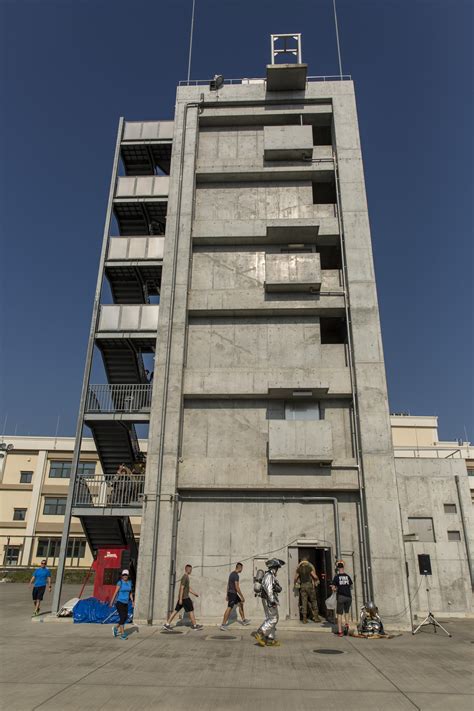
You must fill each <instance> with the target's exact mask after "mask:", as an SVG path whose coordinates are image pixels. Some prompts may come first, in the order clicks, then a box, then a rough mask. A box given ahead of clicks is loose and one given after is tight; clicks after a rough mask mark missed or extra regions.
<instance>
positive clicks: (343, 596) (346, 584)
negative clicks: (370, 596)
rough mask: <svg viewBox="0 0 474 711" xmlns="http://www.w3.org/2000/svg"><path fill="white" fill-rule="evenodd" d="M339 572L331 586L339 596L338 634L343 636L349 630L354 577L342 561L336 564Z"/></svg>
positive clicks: (337, 610)
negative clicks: (352, 577)
mask: <svg viewBox="0 0 474 711" xmlns="http://www.w3.org/2000/svg"><path fill="white" fill-rule="evenodd" d="M336 570H337V573H336V575H335V576H334V578H333V580H332V584H331V588H332V589H333V591H334V592H335V593H336V596H337V607H336V612H337V635H338V637H342V636H343V634H344V635H346V634H347V633H348V632H349V610H350V609H351V605H352V585H353V582H352V579H351V576H350V575H348V574H347V573H346V572H345V571H344V563H343V562H342V561H340V562H339V563H338V564H337V566H336ZM343 614H344V632H343V631H342V615H343Z"/></svg>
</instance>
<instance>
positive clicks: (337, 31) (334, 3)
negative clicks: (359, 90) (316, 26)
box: [332, 0, 342, 80]
mask: <svg viewBox="0 0 474 711" xmlns="http://www.w3.org/2000/svg"><path fill="white" fill-rule="evenodd" d="M332 6H333V9H334V26H335V28H336V44H337V57H338V60H339V76H340V77H341V80H342V61H341V45H340V43H339V27H338V22H337V11H336V0H332Z"/></svg>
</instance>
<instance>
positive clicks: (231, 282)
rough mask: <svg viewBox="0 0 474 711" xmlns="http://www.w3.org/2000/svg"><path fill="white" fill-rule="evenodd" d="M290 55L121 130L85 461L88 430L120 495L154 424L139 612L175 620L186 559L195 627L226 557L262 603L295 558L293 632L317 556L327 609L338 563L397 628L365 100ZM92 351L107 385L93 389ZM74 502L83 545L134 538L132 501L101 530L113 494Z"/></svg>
mask: <svg viewBox="0 0 474 711" xmlns="http://www.w3.org/2000/svg"><path fill="white" fill-rule="evenodd" d="M279 41H280V40H279V39H278V38H275V37H273V38H272V63H271V64H270V65H268V66H267V70H266V78H262V79H241V80H238V81H232V82H226V81H223V80H222V79H221V78H220V77H216V78H215V80H213V81H212V82H199V81H197V82H191V83H185V84H184V85H182V86H179V88H178V90H177V98H176V109H175V117H174V121H173V122H169V121H167V122H143V123H139V122H138V123H137V122H132V123H130V122H123V121H121V123H120V127H119V135H118V140H117V149H116V154H115V161H114V169H113V176H112V183H111V193H110V200H109V207H108V212H107V219H106V229H105V234H104V246H103V251H102V257H101V264H100V270H99V282H98V289H97V294H96V299H95V306H94V312H93V320H92V328H91V336H90V341H89V350H88V361H87V364H86V377H85V379H84V387H83V393H82V399H81V410H80V416H79V423H78V434H77V443H76V452H75V459H76V460H78V457H79V452H80V439H81V436H82V428H83V426H84V425H88V426H89V427H90V429H91V430H92V433H93V436H94V440H95V443H96V446H97V450H98V454H99V457H100V460H101V466H102V471H103V472H104V478H105V483H104V485H105V486H107V481H110V478H111V477H112V476H113V475H114V473H115V471H116V469H117V467H118V465H119V464H120V463H122V462H125V463H126V464H127V466H129V467H130V468H132V467H133V466H135V465H136V463H137V462H138V463H139V462H140V460H141V459H142V457H141V455H140V452H139V451H138V450H137V438H136V429H135V425H136V424H137V423H142V424H146V425H149V432H148V452H147V458H146V475H145V480H144V485H143V487H142V489H140V496H139V497H137V496H134V497H132V498H133V499H134V502H135V504H137V505H138V503H139V504H140V508H141V507H142V504H143V518H142V527H141V537H140V550H139V555H138V564H137V565H138V568H137V617H138V618H140V619H142V620H147V621H148V622H154V623H156V622H158V621H161V620H163V618H164V617H165V616H166V613H167V611H168V610H169V609H170V608H171V607H172V606H173V604H174V599H175V596H176V592H177V589H176V582H177V580H179V575H180V571H181V570H182V568H183V566H184V564H185V563H191V564H192V565H193V566H194V572H193V588H195V589H196V590H198V591H200V592H201V597H200V598H199V600H198V602H197V611H198V615H199V616H201V617H202V618H216V619H217V618H218V617H220V616H221V614H222V606H223V602H222V601H223V594H224V592H225V585H226V581H227V575H228V572H229V571H230V569H231V567H232V566H233V564H234V563H235V562H236V561H237V560H241V561H243V562H244V572H243V576H242V587H243V588H244V589H247V590H249V586H250V582H251V578H252V575H253V572H254V570H255V569H256V568H259V567H262V563H263V561H264V560H265V559H266V558H267V557H268V556H269V555H270V554H274V555H277V556H278V557H280V558H282V559H283V560H285V562H286V564H287V565H286V567H285V568H284V570H283V573H282V575H283V580H284V585H283V589H284V592H283V595H282V600H281V612H280V614H281V615H282V616H283V617H285V616H288V617H297V616H298V614H299V613H298V599H297V596H296V594H295V591H294V590H293V589H292V580H293V575H294V571H295V568H296V566H297V564H298V560H299V557H301V555H302V554H303V553H306V554H309V555H310V558H311V559H312V560H313V562H314V563H315V564H316V567H317V569H318V572H319V573H320V575H321V577H322V579H323V586H322V587H321V590H322V593H321V595H324V593H325V591H326V590H327V587H326V584H327V581H328V580H329V579H330V577H331V575H332V573H333V568H334V562H335V560H336V559H338V558H341V557H342V558H343V559H344V560H345V561H346V565H347V567H348V569H349V570H350V571H351V572H352V573H353V576H354V580H355V597H356V601H357V602H358V603H361V602H362V600H364V599H367V598H369V597H373V596H375V598H376V600H377V601H379V604H381V605H382V606H383V611H384V616H385V618H386V619H387V622H389V623H391V624H392V625H395V624H396V625H398V626H404V625H406V624H407V621H408V617H407V614H408V613H407V610H408V596H407V587H406V572H405V564H404V554H403V538H402V528H401V518H400V513H399V507H398V497H397V488H396V487H397V484H396V477H395V467H394V457H393V450H392V441H391V433H390V421H389V412H388V403H387V387H386V379H385V366H384V356H383V349H382V339H381V332H380V322H379V311H378V305H377V294H376V284H375V275H374V268H373V260H372V247H371V237H370V227H369V217H368V210H367V201H366V194H365V185H364V174H363V166H362V156H361V147H360V138H359V130H358V123H357V111H356V103H355V94H354V85H353V83H352V81H351V80H350V77H336V78H327V77H311V76H307V67H306V65H305V64H304V63H303V62H302V61H301V56H300V47H299V42H300V37H299V36H297V35H295V36H291V37H286V38H284V40H283V41H284V42H286V43H287V47H288V46H289V45H290V44H291V42H293V41H294V42H295V43H296V47H295V57H296V62H295V63H290V64H281V63H276V60H275V57H276V59H280V58H281V57H282V55H280V54H278V53H275V52H274V51H273V50H275V49H276V48H278V46H279V45H278V42H279ZM298 53H299V54H298ZM120 160H121V162H122V165H123V172H124V173H125V175H122V176H121V177H119V163H120ZM113 216H114V217H115V225H114V222H113V219H112V217H113ZM114 229H116V230H117V234H116V235H114V236H111V235H112V234H113V232H112V231H113V230H114ZM104 277H106V278H107V280H108V282H109V284H110V287H111V289H110V290H111V296H112V299H111V301H112V303H109V304H107V303H104V301H103V299H102V301H101V289H102V282H103V279H104ZM158 301H159V304H158V303H156V302H158ZM94 351H96V352H97V353H98V352H100V354H101V357H102V361H103V364H104V367H105V373H106V376H107V380H108V383H107V384H105V385H103V386H95V385H91V384H90V383H89V375H90V369H91V363H92V357H93V353H94ZM150 354H151V356H153V355H154V365H153V366H151V365H149V366H148V370H152V369H153V370H154V377H153V381H152V385H151V384H150V382H149V379H150V378H149V376H148V377H147V376H146V374H145V368H146V366H147V363H149V362H150V361H149V360H147V359H149V358H150V357H151V356H150ZM141 434H142V433H141ZM73 469H74V465H73ZM135 471H137V470H135ZM139 475H140V470H138V473H137V476H139ZM107 477H109V479H108V480H107ZM133 486H135V484H133ZM80 487H81V482H80V481H79V479H77V477H76V480H75V484H74V487H71V491H70V495H69V498H68V507H67V513H68V514H69V515H73V516H78V517H79V518H80V520H81V521H82V523H83V526H84V530H85V532H86V535H87V537H88V540H89V542H90V543H91V546H92V547H93V548H94V546H98V545H100V542H101V541H102V542H103V541H104V540H105V539H106V538H107V536H108V537H109V538H110V537H113V536H116V537H117V538H118V539H120V540H122V541H124V542H125V541H129V542H130V540H131V539H132V538H133V531H132V530H130V527H129V523H128V522H129V517H130V516H131V515H133V514H134V513H136V512H135V511H134V509H133V507H130V506H128V503H127V500H126V499H125V498H124V497H122V500H121V501H120V500H118V499H116V500H115V503H114V502H113V501H109V502H108V503H107V505H105V504H104V506H103V507H102V511H101V515H100V516H98V515H97V512H96V511H95V512H94V510H93V508H94V506H93V501H95V502H97V500H98V498H97V497H100V495H101V494H100V493H97V492H96V491H94V492H90V490H89V489H87V491H85V490H84V488H83V489H81V488H80ZM134 491H135V492H136V491H137V489H136V488H135V489H134ZM78 492H79V494H80V495H78ZM81 492H82V493H81ZM102 495H103V496H106V495H105V494H102ZM78 497H79V498H78ZM81 497H82V498H81ZM94 497H95V499H94ZM138 498H139V499H140V501H139V502H138ZM104 501H105V499H104ZM69 517H70V516H69ZM67 526H68V523H67V521H66V527H65V534H67V533H68V530H67ZM65 540H67V535H66V538H65ZM63 547H65V543H63ZM136 557H137V553H136V551H132V553H131V558H132V562H133V561H134V560H135V559H136ZM60 572H61V571H60ZM58 595H59V593H58ZM250 597H251V596H249V600H248V602H249V605H250V609H249V612H250V614H255V613H256V612H257V609H258V608H257V605H258V601H254V600H253V598H252V599H250Z"/></svg>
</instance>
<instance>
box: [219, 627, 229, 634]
mask: <svg viewBox="0 0 474 711" xmlns="http://www.w3.org/2000/svg"><path fill="white" fill-rule="evenodd" d="M219 629H220V630H222V631H223V632H227V630H228V629H229V625H219Z"/></svg>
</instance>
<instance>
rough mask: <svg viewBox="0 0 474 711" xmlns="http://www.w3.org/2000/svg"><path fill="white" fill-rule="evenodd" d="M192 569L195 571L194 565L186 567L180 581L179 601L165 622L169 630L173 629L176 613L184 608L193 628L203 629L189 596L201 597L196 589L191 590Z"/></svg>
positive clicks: (165, 627)
mask: <svg viewBox="0 0 474 711" xmlns="http://www.w3.org/2000/svg"><path fill="white" fill-rule="evenodd" d="M192 571H193V566H192V565H189V564H188V565H186V566H185V567H184V575H183V576H182V577H181V580H180V582H179V592H178V602H177V603H176V607H175V608H174V612H173V613H172V614H171V615H169V616H168V619H167V620H166V622H165V624H164V625H163V629H164V630H166V631H168V632H169V631H170V630H171V629H173V628H172V626H171V623H172V622H173V620H174V618H175V617H176V615H177V614H178V613H179V612H180V611H181V610H182V609H184V611H185V612H187V613H188V615H189V619H190V620H191V629H192V630H202V625H198V624H197V623H196V616H195V614H194V605H193V601H192V600H191V598H190V597H189V595H190V594H191V595H194V597H199V595H198V594H197V592H194V590H191V586H190V580H189V576H190V575H191V573H192Z"/></svg>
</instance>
